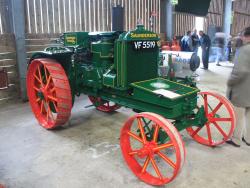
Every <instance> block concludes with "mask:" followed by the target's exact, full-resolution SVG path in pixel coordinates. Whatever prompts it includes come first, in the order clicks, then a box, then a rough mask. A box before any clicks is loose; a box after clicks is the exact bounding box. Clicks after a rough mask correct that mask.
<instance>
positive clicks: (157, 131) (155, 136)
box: [153, 125, 160, 142]
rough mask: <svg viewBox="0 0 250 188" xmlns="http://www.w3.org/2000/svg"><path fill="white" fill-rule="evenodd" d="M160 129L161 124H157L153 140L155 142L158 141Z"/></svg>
mask: <svg viewBox="0 0 250 188" xmlns="http://www.w3.org/2000/svg"><path fill="white" fill-rule="evenodd" d="M159 129H160V126H159V125H155V131H154V137H153V141H154V142H157V139H158V134H159Z"/></svg>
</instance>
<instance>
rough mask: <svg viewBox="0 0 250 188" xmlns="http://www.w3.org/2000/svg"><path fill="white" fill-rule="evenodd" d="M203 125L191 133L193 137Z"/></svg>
mask: <svg viewBox="0 0 250 188" xmlns="http://www.w3.org/2000/svg"><path fill="white" fill-rule="evenodd" d="M202 128H203V127H198V128H197V129H196V130H195V131H194V132H193V134H192V135H191V136H192V137H193V136H195V135H196V134H197V133H198V132H199V131H200V130H201V129H202Z"/></svg>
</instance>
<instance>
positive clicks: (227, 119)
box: [212, 118, 232, 121]
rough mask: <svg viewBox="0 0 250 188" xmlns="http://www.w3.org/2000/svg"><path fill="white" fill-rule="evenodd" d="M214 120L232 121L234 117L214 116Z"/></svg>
mask: <svg viewBox="0 0 250 188" xmlns="http://www.w3.org/2000/svg"><path fill="white" fill-rule="evenodd" d="M212 120H213V121H232V118H213V119H212Z"/></svg>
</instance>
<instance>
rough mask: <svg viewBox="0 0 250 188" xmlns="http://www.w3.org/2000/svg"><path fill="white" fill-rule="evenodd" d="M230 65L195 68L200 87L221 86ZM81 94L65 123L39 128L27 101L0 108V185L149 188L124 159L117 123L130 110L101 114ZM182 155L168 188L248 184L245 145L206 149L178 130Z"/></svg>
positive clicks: (244, 187)
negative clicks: (54, 127)
mask: <svg viewBox="0 0 250 188" xmlns="http://www.w3.org/2000/svg"><path fill="white" fill-rule="evenodd" d="M231 70H232V65H231V64H229V63H223V66H222V67H217V66H215V65H214V64H211V65H210V70H209V71H204V70H202V69H199V70H198V71H197V73H198V74H199V75H200V78H199V81H198V87H199V88H200V89H201V90H212V91H217V92H219V93H221V94H224V93H225V90H226V79H227V77H228V74H229V73H230V71H231ZM88 104H90V103H89V101H88V100H87V98H86V96H81V97H80V99H79V100H78V101H77V102H76V104H75V106H74V108H73V112H72V116H71V119H70V122H69V123H68V125H67V126H65V127H64V128H61V129H59V130H55V131H47V130H45V129H43V128H42V127H40V126H39V125H38V123H37V121H36V119H35V118H34V116H33V114H32V113H31V110H30V107H29V105H28V103H25V104H23V103H18V104H9V105H8V106H4V107H2V108H1V109H0V184H1V183H2V184H5V185H6V187H10V188H19V187H20V188H21V187H23V188H40V187H41V188H42V187H44V188H50V187H53V188H54V187H60V188H64V187H65V188H66V187H67V188H69V187H70V188H78V187H79V188H80V187H92V188H94V187H108V188H111V187H119V188H122V187H126V188H127V187H131V188H132V187H138V188H139V187H143V188H144V187H145V188H146V187H151V186H149V185H146V184H145V183H143V182H141V181H140V180H138V179H137V178H136V177H135V176H134V175H133V174H132V173H131V171H130V170H129V169H128V167H127V166H126V164H125V163H124V161H123V158H122V155H121V152H120V148H119V134H120V128H121V127H122V125H123V123H124V121H125V120H126V119H127V118H128V117H129V116H131V115H132V114H134V113H133V112H132V111H131V110H128V109H125V108H121V109H119V110H118V112H117V113H113V114H105V113H102V112H99V111H96V110H95V109H93V108H88V109H85V108H84V106H86V105H88ZM181 134H182V135H183V140H184V142H185V145H186V151H187V157H186V162H185V165H184V167H183V169H182V172H181V173H180V175H179V176H178V177H177V178H176V179H175V180H174V181H173V182H172V183H170V184H168V185H167V186H166V187H168V188H174V187H178V188H187V187H192V188H196V187H197V188H201V187H203V188H206V187H209V188H211V187H212V188H216V187H218V188H224V187H226V188H231V187H232V188H233V187H235V188H236V187H237V188H248V187H250V147H247V146H245V145H242V147H241V148H234V147H232V146H230V145H227V144H224V145H223V146H221V147H217V148H209V147H206V146H203V145H200V144H198V143H196V142H195V141H193V140H192V139H191V138H190V137H189V136H188V135H187V134H186V133H185V131H183V132H182V133H181Z"/></svg>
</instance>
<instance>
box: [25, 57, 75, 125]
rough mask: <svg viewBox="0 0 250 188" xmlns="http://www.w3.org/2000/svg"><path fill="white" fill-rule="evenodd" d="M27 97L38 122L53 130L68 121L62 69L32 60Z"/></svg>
mask: <svg viewBox="0 0 250 188" xmlns="http://www.w3.org/2000/svg"><path fill="white" fill-rule="evenodd" d="M27 94H28V98H29V102H30V106H31V109H32V111H33V113H34V114H35V116H36V118H37V120H38V122H39V123H40V125H42V126H43V127H44V128H46V129H53V128H55V127H57V126H60V125H63V124H64V123H65V122H67V121H68V119H69V117H70V113H71V108H72V96H71V89H70V85H69V81H68V78H67V75H66V73H65V71H64V69H63V67H62V66H61V65H60V64H59V63H58V62H57V61H55V60H52V59H34V60H33V61H32V62H31V64H30V65H29V69H28V73H27Z"/></svg>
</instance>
